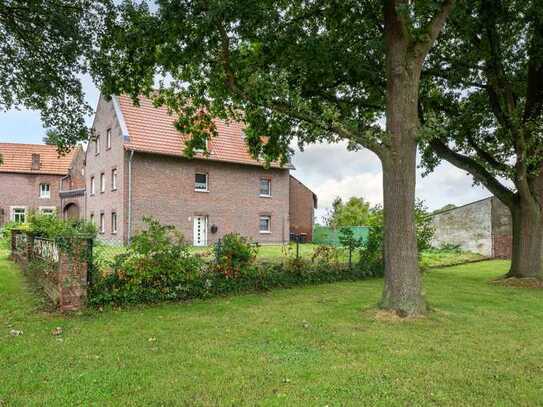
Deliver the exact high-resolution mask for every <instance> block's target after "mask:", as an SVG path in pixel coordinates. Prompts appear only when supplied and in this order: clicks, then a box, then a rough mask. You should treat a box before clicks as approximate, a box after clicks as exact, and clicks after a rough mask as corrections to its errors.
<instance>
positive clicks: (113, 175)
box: [111, 168, 117, 191]
mask: <svg viewBox="0 0 543 407" xmlns="http://www.w3.org/2000/svg"><path fill="white" fill-rule="evenodd" d="M111 190H112V191H116V190H117V168H112V169H111Z"/></svg>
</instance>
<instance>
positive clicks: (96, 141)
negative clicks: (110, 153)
mask: <svg viewBox="0 0 543 407" xmlns="http://www.w3.org/2000/svg"><path fill="white" fill-rule="evenodd" d="M100 147H101V146H100V135H99V134H98V135H97V136H96V138H95V139H94V154H95V155H98V154H100Z"/></svg>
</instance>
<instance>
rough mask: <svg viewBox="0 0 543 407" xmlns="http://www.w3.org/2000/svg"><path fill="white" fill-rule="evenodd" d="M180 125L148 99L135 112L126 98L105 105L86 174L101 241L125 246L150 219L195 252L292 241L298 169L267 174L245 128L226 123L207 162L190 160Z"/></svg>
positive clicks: (202, 157) (276, 168)
mask: <svg viewBox="0 0 543 407" xmlns="http://www.w3.org/2000/svg"><path fill="white" fill-rule="evenodd" d="M173 123H174V118H173V117H172V116H171V115H170V114H169V113H168V111H167V109H166V108H156V107H154V106H153V104H152V102H151V101H150V100H149V99H147V98H143V97H142V98H140V103H139V106H134V105H133V103H132V100H131V99H130V98H128V97H126V96H113V97H112V98H110V99H109V100H108V98H105V97H103V96H102V97H100V100H99V103H98V107H97V111H96V116H95V119H94V124H93V134H94V137H93V139H92V140H91V141H90V142H89V145H88V147H87V150H86V157H85V162H84V164H85V168H84V171H85V179H86V201H87V203H86V218H87V219H90V220H92V221H93V222H95V223H96V225H97V227H98V230H99V233H100V237H101V239H103V240H107V241H111V242H118V243H126V242H127V241H128V240H130V237H131V236H133V234H134V233H135V232H137V231H138V230H141V229H142V227H143V226H144V223H143V218H144V217H146V216H148V217H154V218H156V219H158V220H159V221H160V222H162V223H165V224H170V225H174V226H176V227H177V228H178V229H179V230H180V231H181V232H182V233H183V234H184V236H185V237H186V238H187V239H188V240H189V241H190V242H191V243H192V244H194V245H196V246H205V245H208V244H209V243H212V242H215V241H216V240H217V239H219V238H220V237H221V236H223V235H224V234H226V233H231V232H236V233H239V234H241V235H243V236H247V237H249V238H251V239H252V240H254V241H258V242H261V243H279V242H286V241H288V239H289V232H290V220H289V208H290V205H291V202H289V189H290V176H289V173H290V169H291V168H292V167H291V166H285V167H281V166H280V165H278V164H275V163H273V164H272V165H271V168H268V169H266V168H264V166H263V163H262V162H260V161H258V160H255V159H254V158H253V157H251V155H250V154H249V152H248V149H247V146H246V144H245V140H244V132H243V127H242V126H241V125H240V124H239V123H235V122H230V123H225V122H223V121H221V120H216V121H215V125H216V127H217V131H218V136H216V137H213V138H212V139H211V140H209V143H208V146H207V154H205V153H204V152H197V153H196V154H195V157H194V158H193V159H189V158H187V157H185V156H184V147H185V144H184V143H185V141H186V137H188V136H183V135H182V134H180V133H179V132H178V131H177V130H176V129H175V127H174V124H173ZM311 211H312V208H311ZM311 213H312V212H311ZM299 216H301V215H299ZM309 217H312V215H311V214H308V215H307V218H308V219H309ZM307 223H309V222H308V221H307Z"/></svg>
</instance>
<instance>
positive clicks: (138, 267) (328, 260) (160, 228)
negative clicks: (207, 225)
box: [90, 219, 373, 305]
mask: <svg viewBox="0 0 543 407" xmlns="http://www.w3.org/2000/svg"><path fill="white" fill-rule="evenodd" d="M145 222H146V223H147V229H146V230H144V231H141V232H139V233H138V234H136V235H135V236H134V238H133V239H132V241H131V243H130V245H129V246H128V248H127V250H126V251H125V252H124V253H121V254H118V255H117V256H115V258H114V260H113V262H112V263H111V265H110V266H111V270H108V271H107V272H106V273H104V274H101V275H96V276H95V278H94V281H93V284H92V286H91V293H90V303H91V304H95V305H99V304H107V303H118V304H120V303H137V302H159V301H172V300H186V299H191V298H207V297H211V296H217V295H225V294H231V293H237V292H247V291H255V290H264V289H270V288H273V287H291V286H295V285H301V284H316V283H323V282H332V281H343V280H356V279H360V278H365V277H370V276H372V275H373V274H372V273H370V272H367V271H365V270H358V269H356V270H351V269H349V268H348V267H346V266H345V264H344V263H342V262H341V261H340V255H341V254H340V252H339V250H338V249H336V248H334V247H330V246H319V247H317V248H316V249H315V250H314V252H313V255H312V257H311V259H310V260H308V259H303V258H296V257H295V256H294V255H293V254H292V252H291V253H290V255H288V256H286V257H284V258H283V259H284V261H282V262H271V263H266V262H261V263H255V261H254V260H255V256H256V248H255V247H254V246H253V245H251V244H250V243H249V242H248V241H247V240H246V239H245V238H242V237H241V236H239V235H237V234H229V235H225V236H224V238H223V244H222V245H221V253H220V254H218V259H217V260H218V261H217V263H205V262H204V261H203V260H202V258H201V256H199V255H197V254H193V253H192V252H191V250H190V247H189V246H188V245H187V243H186V242H185V240H184V239H183V236H182V235H181V234H180V233H179V232H177V231H176V230H175V228H174V227H172V226H164V225H161V224H160V223H159V222H158V221H156V220H153V219H145Z"/></svg>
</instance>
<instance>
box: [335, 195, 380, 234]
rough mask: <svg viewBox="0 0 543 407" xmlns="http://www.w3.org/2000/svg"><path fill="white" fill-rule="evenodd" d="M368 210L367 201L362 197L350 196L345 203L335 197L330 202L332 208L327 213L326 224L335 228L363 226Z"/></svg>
mask: <svg viewBox="0 0 543 407" xmlns="http://www.w3.org/2000/svg"><path fill="white" fill-rule="evenodd" d="M369 211H370V204H369V202H365V201H364V198H357V197H354V196H353V197H351V198H350V199H349V200H348V201H347V202H346V203H343V201H342V200H341V198H339V197H338V198H336V199H335V200H334V202H333V203H332V210H331V211H330V213H329V214H328V217H327V219H326V224H327V225H328V226H330V227H331V228H334V229H337V228H341V227H348V226H365V225H367V223H368V218H369Z"/></svg>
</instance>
